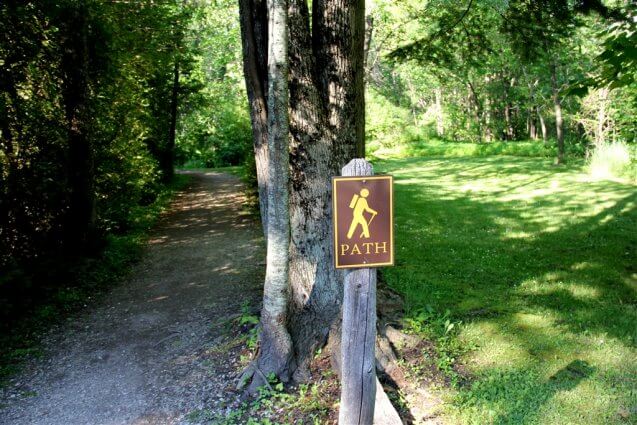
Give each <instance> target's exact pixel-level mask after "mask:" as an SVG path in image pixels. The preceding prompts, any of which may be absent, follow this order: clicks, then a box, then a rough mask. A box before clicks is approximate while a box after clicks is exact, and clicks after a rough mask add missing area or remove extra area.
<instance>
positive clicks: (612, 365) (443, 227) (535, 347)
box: [376, 157, 637, 424]
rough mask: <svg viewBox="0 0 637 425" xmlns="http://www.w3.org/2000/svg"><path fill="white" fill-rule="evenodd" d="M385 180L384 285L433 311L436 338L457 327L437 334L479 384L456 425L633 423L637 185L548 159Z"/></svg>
mask: <svg viewBox="0 0 637 425" xmlns="http://www.w3.org/2000/svg"><path fill="white" fill-rule="evenodd" d="M376 168H377V170H379V172H386V173H391V174H393V175H394V176H395V183H396V187H395V202H396V266H395V267H394V268H388V269H384V270H383V275H384V278H385V280H386V281H387V282H388V284H389V285H390V286H392V287H393V288H395V289H396V290H398V291H400V292H402V293H403V294H404V296H405V300H406V305H407V316H408V317H410V315H415V316H417V315H418V314H420V313H418V312H421V311H423V309H426V311H428V312H430V313H428V315H426V317H425V318H424V319H423V321H424V325H423V329H428V330H431V329H432V326H433V327H434V328H435V326H434V325H435V324H436V323H438V322H440V321H441V318H443V317H444V318H445V321H447V320H448V321H449V322H450V323H455V324H456V327H455V328H454V331H453V332H451V333H448V334H445V333H444V332H437V333H436V332H433V333H432V332H429V333H428V335H427V336H428V337H433V338H434V339H435V338H438V337H441V338H443V339H444V340H443V346H444V350H443V352H442V354H441V355H443V357H444V358H445V359H447V360H448V361H449V359H452V362H460V363H463V364H464V368H465V370H468V371H469V373H470V375H471V376H472V377H473V378H470V379H469V381H468V383H467V384H465V385H460V386H458V387H457V388H455V389H449V390H448V394H447V397H448V404H447V415H446V417H445V419H447V421H448V422H449V423H458V424H470V423H475V424H505V423H511V424H518V423H524V424H565V423H590V424H597V423H600V424H601V423H604V424H607V423H610V424H612V423H618V424H619V423H626V420H625V419H623V418H622V416H621V415H618V413H617V412H618V411H621V412H624V413H625V412H626V411H628V412H637V410H636V409H637V378H636V377H637V361H636V359H637V326H636V323H637V296H636V295H637V284H635V282H637V280H636V278H637V187H636V186H635V185H632V184H628V183H626V182H621V181H594V180H592V179H591V178H590V177H589V176H588V175H587V174H586V170H585V169H584V168H583V167H582V166H581V165H579V166H578V165H571V166H566V167H554V166H553V165H552V163H551V161H550V160H548V159H541V158H517V157H485V158H470V157H463V158H446V159H445V158H431V157H430V158H410V159H396V160H388V161H384V162H379V163H377V164H376ZM447 311H448V313H445V312H447ZM445 321H443V322H445ZM454 347H455V348H454ZM463 347H464V348H466V347H470V348H471V349H470V350H468V351H467V350H466V349H464V348H463ZM455 349H457V351H456V352H454V350H455ZM448 361H447V363H448ZM447 366H449V365H448V364H447ZM447 370H449V371H451V372H450V373H453V365H452V366H451V367H450V368H448V369H447ZM621 409H627V410H621ZM631 409H633V410H631ZM631 414H632V415H633V416H632V417H629V419H630V420H632V421H634V420H635V418H636V417H637V413H631Z"/></svg>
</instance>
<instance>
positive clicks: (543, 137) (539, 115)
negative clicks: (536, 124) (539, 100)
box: [535, 106, 548, 142]
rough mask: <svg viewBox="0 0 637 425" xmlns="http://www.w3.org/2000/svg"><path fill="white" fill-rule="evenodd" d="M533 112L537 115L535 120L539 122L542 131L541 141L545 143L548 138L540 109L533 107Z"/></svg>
mask: <svg viewBox="0 0 637 425" xmlns="http://www.w3.org/2000/svg"><path fill="white" fill-rule="evenodd" d="M535 112H536V113H537V118H538V119H539V120H540V129H541V130H542V140H543V141H545V142H546V139H547V137H548V130H547V128H546V122H545V121H544V117H543V116H542V112H540V107H539V106H536V107H535Z"/></svg>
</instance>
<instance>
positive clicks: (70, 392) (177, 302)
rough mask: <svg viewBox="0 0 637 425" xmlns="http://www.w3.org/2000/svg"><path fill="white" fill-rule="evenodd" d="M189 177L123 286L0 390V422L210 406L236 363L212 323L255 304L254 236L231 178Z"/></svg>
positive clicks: (140, 416) (55, 337)
mask: <svg viewBox="0 0 637 425" xmlns="http://www.w3.org/2000/svg"><path fill="white" fill-rule="evenodd" d="M193 174H194V175H193V183H192V184H191V186H190V187H189V189H188V190H186V191H184V192H183V193H180V194H179V195H178V198H177V199H176V201H175V203H174V205H173V207H172V210H171V212H170V213H169V214H168V215H166V216H165V217H164V218H163V219H162V221H161V222H160V224H159V226H158V227H157V228H156V230H155V231H153V233H152V235H151V239H150V242H149V245H148V247H147V251H146V253H145V255H144V258H143V260H142V261H141V263H139V264H138V265H137V266H136V267H135V269H134V271H133V273H132V275H131V277H130V278H129V279H128V281H127V282H124V283H123V284H121V285H119V286H117V287H116V288H115V289H114V290H113V291H112V292H110V293H109V294H108V295H107V296H106V297H105V299H104V300H103V301H102V302H101V303H100V304H99V305H97V306H93V307H91V308H89V309H87V311H86V312H84V313H83V314H82V315H80V316H79V317H76V318H73V319H72V320H69V322H68V323H67V324H66V325H65V326H63V327H61V328H59V329H57V330H55V331H53V332H52V333H51V335H49V336H48V337H46V338H45V342H44V347H45V355H44V356H43V358H41V359H38V360H34V361H33V362H32V363H31V364H30V365H29V366H28V367H27V369H26V371H25V372H24V373H23V374H22V375H21V376H19V377H17V378H16V379H15V380H14V381H13V384H12V386H11V387H9V388H7V389H5V390H3V392H2V393H0V423H2V424H55V425H72V424H83V425H84V424H87V425H88V424H90V425H102V424H104V425H105V424H109V425H110V424H113V425H115V424H118V425H119V424H135V425H141V424H174V423H182V422H185V419H184V417H185V415H186V414H188V413H189V412H192V411H194V410H196V409H202V408H205V407H207V406H210V405H213V404H214V405H219V403H218V400H219V399H220V398H221V397H223V394H224V391H226V390H227V389H228V385H229V384H230V382H229V380H230V379H231V377H232V374H233V370H234V369H235V364H233V362H235V361H236V360H234V359H233V358H232V356H231V355H229V354H228V353H227V352H225V351H223V350H215V347H217V346H218V345H219V342H220V340H221V339H222V338H223V335H222V333H223V326H219V324H220V323H223V322H224V320H226V319H228V318H229V317H232V316H233V315H236V314H237V313H239V312H240V311H241V305H242V303H243V302H245V301H246V300H247V301H250V302H252V303H254V302H255V300H258V297H259V292H260V288H259V282H260V280H261V278H260V272H261V269H262V261H263V256H264V252H263V247H262V245H263V242H262V238H261V234H260V228H259V227H258V226H257V225H256V224H255V222H254V221H253V220H252V219H251V218H249V217H248V216H246V215H245V214H244V213H243V212H242V209H241V204H242V201H243V198H242V195H241V193H242V190H241V183H240V182H239V180H238V179H237V178H235V177H231V176H228V175H225V174H218V173H193ZM215 324H217V325H216V326H215Z"/></svg>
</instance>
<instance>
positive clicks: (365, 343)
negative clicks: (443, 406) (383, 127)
mask: <svg viewBox="0 0 637 425" xmlns="http://www.w3.org/2000/svg"><path fill="white" fill-rule="evenodd" d="M373 174H374V173H373V168H372V165H371V164H370V163H369V162H367V161H365V160H364V159H353V160H352V161H350V163H349V164H347V165H346V166H345V167H343V169H342V170H341V175H343V176H371V175H373ZM335 254H336V253H335ZM344 284H345V287H344V289H343V290H344V294H343V327H342V329H343V331H342V340H341V356H342V360H341V371H342V372H341V373H342V377H341V404H340V411H339V415H338V422H339V424H340V425H354V424H356V425H372V423H373V420H374V401H375V399H376V357H375V351H374V348H375V344H376V269H374V268H360V269H352V270H348V271H347V272H346V275H345V282H344Z"/></svg>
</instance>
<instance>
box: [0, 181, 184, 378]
mask: <svg viewBox="0 0 637 425" xmlns="http://www.w3.org/2000/svg"><path fill="white" fill-rule="evenodd" d="M189 182H190V177H188V176H186V175H176V176H175V180H174V182H173V183H171V184H170V185H168V186H167V187H166V188H164V189H163V190H162V191H161V192H160V193H159V195H158V197H157V199H156V200H155V201H154V202H153V203H152V204H150V205H147V206H137V207H135V208H133V210H132V212H131V216H130V217H129V222H130V228H129V230H128V232H127V233H125V234H120V235H114V234H109V235H107V236H106V238H105V241H104V247H103V249H102V250H101V252H100V253H99V254H97V255H95V256H93V257H81V258H75V259H72V260H71V259H65V258H46V259H42V260H41V261H40V262H39V263H38V264H34V265H31V267H29V268H28V269H27V268H26V267H22V268H20V269H16V270H13V271H12V273H11V275H10V276H9V275H5V276H2V280H3V285H4V286H3V285H0V286H2V287H7V286H10V285H11V283H12V282H11V281H13V282H16V285H14V286H17V287H25V288H27V289H28V291H29V292H28V294H22V293H19V294H13V295H12V296H7V294H6V293H5V294H4V296H3V298H2V300H1V301H2V302H1V304H2V307H3V310H4V313H5V319H4V320H3V322H2V323H1V324H0V385H4V384H6V381H7V379H9V378H10V377H11V376H12V375H14V374H15V373H16V372H17V371H18V370H19V369H20V366H21V365H22V363H23V361H24V360H25V359H26V358H28V357H34V356H35V357H37V356H40V355H41V352H40V348H39V342H38V340H39V337H40V335H42V333H43V332H44V331H45V330H47V329H49V328H50V327H51V326H52V325H54V324H56V323H60V322H61V321H62V320H63V319H64V318H66V317H68V316H69V315H71V314H73V313H75V312H77V311H78V310H80V309H81V308H83V307H86V306H87V305H88V304H89V303H91V302H93V301H94V300H95V299H96V298H98V297H99V296H100V294H102V293H103V292H104V291H106V290H107V289H109V288H111V287H112V286H113V285H114V284H116V283H118V282H120V281H121V280H122V279H123V278H124V277H125V276H126V275H127V274H128V273H129V271H130V268H131V266H132V264H133V263H135V262H136V261H137V260H138V259H139V258H140V255H141V252H142V248H143V246H144V243H145V241H146V238H147V235H148V232H149V230H150V229H151V228H152V226H153V225H154V224H155V223H156V222H157V219H158V218H159V216H160V215H161V213H162V212H163V211H165V210H166V208H167V207H168V205H169V203H170V200H171V199H172V197H173V195H174V193H175V192H176V191H178V190H180V189H183V188H184V187H185V186H186V185H187V184H188V183H189ZM18 305H19V306H20V308H17V307H14V306H18ZM7 312H9V313H7ZM7 314H8V315H7Z"/></svg>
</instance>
